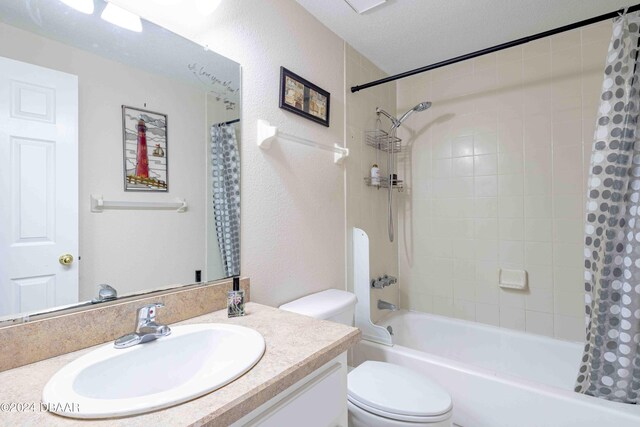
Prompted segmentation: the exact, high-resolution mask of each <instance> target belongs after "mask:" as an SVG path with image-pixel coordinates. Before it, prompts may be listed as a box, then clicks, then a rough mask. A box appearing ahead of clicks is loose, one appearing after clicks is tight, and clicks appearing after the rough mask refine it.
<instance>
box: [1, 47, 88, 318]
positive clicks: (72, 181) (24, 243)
mask: <svg viewBox="0 0 640 427" xmlns="http://www.w3.org/2000/svg"><path fill="white" fill-rule="evenodd" d="M65 254H69V255H71V256H73V258H74V260H73V262H72V263H71V264H70V265H66V266H65V265H63V264H62V262H61V261H60V259H59V258H60V256H62V255H65ZM77 256H78V78H77V77H76V76H73V75H71V74H66V73H62V72H59V71H54V70H50V69H48V68H43V67H38V66H35V65H31V64H27V63H24V62H18V61H14V60H11V59H7V58H3V57H0V316H4V315H7V314H12V313H19V312H28V311H34V310H42V309H45V308H48V307H52V306H57V305H62V304H70V303H74V302H77V301H78V264H77V262H76V258H77Z"/></svg>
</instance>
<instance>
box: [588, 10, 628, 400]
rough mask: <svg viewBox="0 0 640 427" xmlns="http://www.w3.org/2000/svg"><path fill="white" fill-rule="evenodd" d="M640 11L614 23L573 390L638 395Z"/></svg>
mask: <svg viewBox="0 0 640 427" xmlns="http://www.w3.org/2000/svg"><path fill="white" fill-rule="evenodd" d="M639 24H640V15H639V14H638V13H632V14H625V15H623V16H621V17H620V18H617V19H616V20H615V22H614V24H613V35H612V37H611V43H610V45H609V52H608V53H607V58H606V64H605V71H604V82H603V85H602V96H601V101H600V108H599V111H598V122H597V125H596V132H595V138H594V143H593V151H592V154H591V166H590V167H591V170H590V174H589V182H588V188H589V190H588V194H587V220H586V225H585V254H584V255H585V291H586V294H585V305H586V325H587V327H586V345H585V348H584V355H583V358H582V363H581V365H580V369H579V373H578V379H577V382H576V388H575V390H576V391H577V392H580V393H585V394H589V395H592V396H596V397H600V398H603V399H608V400H614V401H618V402H624V403H632V404H637V403H638V402H639V401H640V400H639V397H638V394H639V393H640V344H639V342H640V209H639V207H640V143H639V142H638V105H639V102H640V96H639V92H638V89H639V88H640V83H639V81H638V80H639V77H640V64H638V63H637V59H638V58H637V57H638V28H639Z"/></svg>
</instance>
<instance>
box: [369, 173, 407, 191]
mask: <svg viewBox="0 0 640 427" xmlns="http://www.w3.org/2000/svg"><path fill="white" fill-rule="evenodd" d="M364 182H365V184H367V185H368V186H369V187H375V188H389V178H380V184H372V183H371V177H370V176H365V177H364ZM393 188H395V189H397V190H398V191H400V192H402V191H404V182H403V181H402V180H401V179H397V180H396V182H395V183H394V184H393Z"/></svg>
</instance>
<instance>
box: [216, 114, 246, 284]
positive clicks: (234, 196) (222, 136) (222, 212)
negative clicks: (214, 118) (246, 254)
mask: <svg viewBox="0 0 640 427" xmlns="http://www.w3.org/2000/svg"><path fill="white" fill-rule="evenodd" d="M211 166H212V168H211V174H212V180H211V182H212V185H213V188H212V191H213V213H214V218H215V224H216V236H217V238H218V248H219V249H220V255H221V256H222V264H223V265H224V269H225V274H226V276H227V277H229V276H238V275H239V274H240V154H239V152H238V142H237V140H236V130H235V128H234V127H233V125H214V126H212V127H211Z"/></svg>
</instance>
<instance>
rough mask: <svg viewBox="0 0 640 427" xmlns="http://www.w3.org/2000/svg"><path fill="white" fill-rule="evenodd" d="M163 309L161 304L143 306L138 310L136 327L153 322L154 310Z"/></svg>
mask: <svg viewBox="0 0 640 427" xmlns="http://www.w3.org/2000/svg"><path fill="white" fill-rule="evenodd" d="M160 307H164V304H163V303H161V302H155V303H153V304H149V305H145V306H144V307H141V308H139V309H138V326H140V325H141V324H145V323H150V322H154V321H155V320H156V311H157V310H156V308H160Z"/></svg>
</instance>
